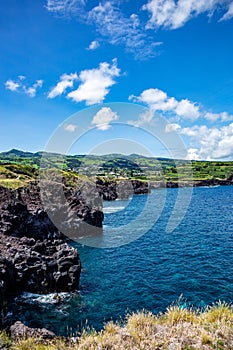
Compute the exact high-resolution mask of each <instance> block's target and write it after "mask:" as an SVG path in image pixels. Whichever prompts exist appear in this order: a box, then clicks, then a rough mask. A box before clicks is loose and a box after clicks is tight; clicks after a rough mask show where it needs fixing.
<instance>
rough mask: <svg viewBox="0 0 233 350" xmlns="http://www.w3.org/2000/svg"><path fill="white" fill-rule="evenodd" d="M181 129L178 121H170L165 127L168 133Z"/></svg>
mask: <svg viewBox="0 0 233 350" xmlns="http://www.w3.org/2000/svg"><path fill="white" fill-rule="evenodd" d="M179 129H181V126H180V125H179V124H176V123H169V124H167V125H166V127H165V132H166V133H169V132H173V131H175V132H176V131H177V130H179Z"/></svg>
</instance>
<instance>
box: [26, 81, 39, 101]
mask: <svg viewBox="0 0 233 350" xmlns="http://www.w3.org/2000/svg"><path fill="white" fill-rule="evenodd" d="M42 86H43V80H41V79H39V80H37V81H36V82H35V83H34V84H33V85H32V86H29V87H26V86H24V87H23V89H24V91H25V93H26V94H27V95H28V96H30V97H35V96H36V92H37V89H38V88H41V87H42Z"/></svg>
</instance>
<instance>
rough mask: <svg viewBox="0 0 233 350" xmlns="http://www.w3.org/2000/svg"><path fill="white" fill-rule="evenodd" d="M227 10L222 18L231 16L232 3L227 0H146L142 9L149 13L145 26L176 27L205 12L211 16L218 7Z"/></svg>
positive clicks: (232, 10)
mask: <svg viewBox="0 0 233 350" xmlns="http://www.w3.org/2000/svg"><path fill="white" fill-rule="evenodd" d="M226 7H228V10H227V12H226V13H225V14H224V16H223V17H222V20H226V19H230V18H231V17H232V16H233V5H232V3H231V4H230V5H229V0H208V1H207V0H178V1H175V0H148V2H147V4H145V5H144V6H143V9H144V10H146V11H148V12H149V14H150V20H149V21H148V23H147V28H160V27H164V28H169V29H177V28H180V27H182V26H184V25H185V23H186V22H188V21H189V20H190V19H192V18H193V17H197V16H198V15H200V14H203V13H206V14H207V15H209V16H211V15H212V14H213V13H214V12H215V11H216V9H218V8H220V9H223V10H226Z"/></svg>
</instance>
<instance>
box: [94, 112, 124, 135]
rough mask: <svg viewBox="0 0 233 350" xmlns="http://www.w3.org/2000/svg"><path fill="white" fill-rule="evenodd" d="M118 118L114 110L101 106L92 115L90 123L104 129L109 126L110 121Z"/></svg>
mask: <svg viewBox="0 0 233 350" xmlns="http://www.w3.org/2000/svg"><path fill="white" fill-rule="evenodd" d="M118 119H119V116H118V114H117V113H116V112H113V111H112V110H111V108H109V107H103V108H101V109H100V110H99V111H98V112H97V113H96V115H95V116H94V117H93V119H92V122H91V124H93V125H95V126H96V127H97V128H98V129H100V130H103V131H104V130H107V129H109V128H110V123H111V122H113V121H116V120H118Z"/></svg>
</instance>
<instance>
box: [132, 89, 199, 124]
mask: <svg viewBox="0 0 233 350" xmlns="http://www.w3.org/2000/svg"><path fill="white" fill-rule="evenodd" d="M129 99H130V100H133V101H135V102H142V103H144V104H146V105H147V106H148V107H149V108H150V109H152V110H154V111H161V112H166V113H173V114H175V115H177V116H179V117H182V118H186V119H191V120H195V119H197V118H199V117H200V107H199V106H198V105H197V104H196V103H193V102H191V101H189V100H188V99H183V100H181V101H178V100H176V99H175V98H174V97H169V96H168V95H167V93H166V92H164V91H162V90H160V89H147V90H144V91H143V92H142V93H141V94H140V96H134V95H131V96H130V97H129Z"/></svg>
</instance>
